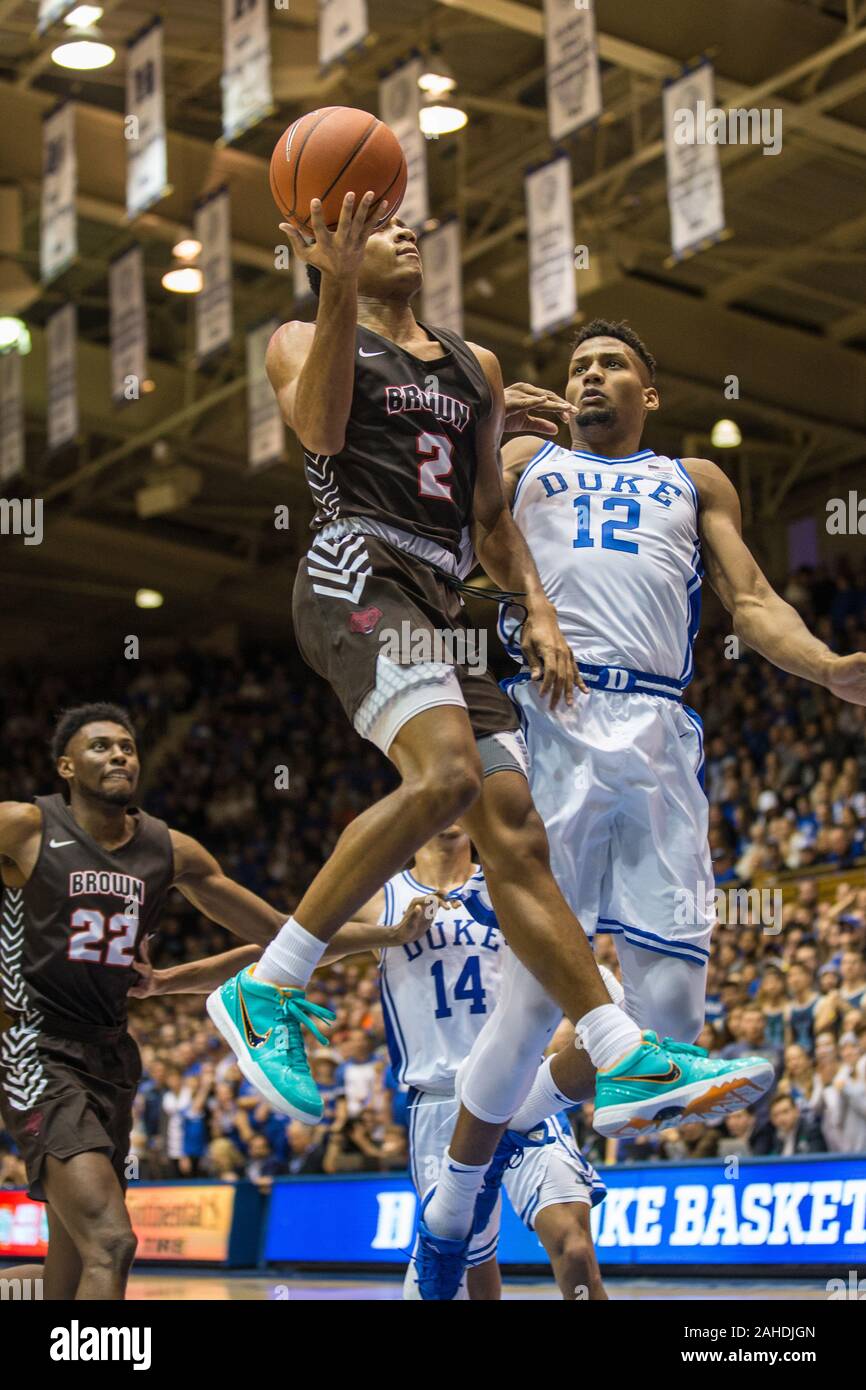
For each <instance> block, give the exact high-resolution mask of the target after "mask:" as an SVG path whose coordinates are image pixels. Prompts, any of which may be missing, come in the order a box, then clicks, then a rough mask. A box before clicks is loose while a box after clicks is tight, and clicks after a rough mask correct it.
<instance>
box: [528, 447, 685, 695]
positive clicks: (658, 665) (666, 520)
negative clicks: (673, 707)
mask: <svg viewBox="0 0 866 1390" xmlns="http://www.w3.org/2000/svg"><path fill="white" fill-rule="evenodd" d="M513 511H514V518H515V521H516V522H517V525H518V527H519V528H520V530H521V532H522V533H523V535H524V536H525V537H526V540H527V543H528V545H529V549H530V551H531V552H532V556H533V559H534V560H535V563H536V565H537V566H538V571H539V574H540V576H541V582H542V584H543V585H544V590H545V593H546V594H547V596H548V598H549V599H550V601H551V602H552V603H553V605H554V607H555V608H556V613H557V617H558V619H559V623H560V626H561V628H562V630H563V633H564V634H565V636H566V638H567V640H568V642H569V645H570V646H571V649H572V651H573V652H574V653H575V655H576V656H577V657H578V659H579V660H581V661H585V662H587V663H590V664H591V665H595V666H601V667H605V666H620V667H627V668H629V669H631V670H633V671H638V672H645V673H650V674H653V675H657V676H666V677H669V678H672V679H673V680H676V681H679V682H680V683H681V685H682V686H685V685H687V684H688V682H689V681H690V680H691V677H692V648H693V645H694V639H695V637H696V635H697V631H698V625H699V622H700V591H701V577H702V575H703V566H702V564H701V556H700V541H699V538H698V494H697V491H696V489H695V485H694V483H693V482H692V480H691V478H690V477H689V475H688V473H687V472H686V470H685V468H684V467H683V465H682V463H681V462H680V460H679V459H671V458H666V457H664V456H663V455H658V454H654V453H653V452H652V451H651V450H650V449H643V450H641V451H640V453H637V454H633V455H631V456H630V457H629V458H625V459H607V458H601V457H600V456H597V455H595V454H590V453H587V452H584V451H583V450H569V449H562V448H560V447H559V446H558V445H557V444H553V443H548V444H545V445H544V447H543V448H542V449H540V450H539V452H538V453H537V454H536V455H535V457H534V458H533V459H532V460H531V461H530V463H529V465H528V466H527V468H526V470H525V471H524V473H523V475H522V477H521V479H520V482H519V483H518V485H517V489H516V492H515V495H514V502H513ZM509 624H510V625H511V630H513V623H512V622H511V619H510V616H509V613H508V611H507V610H506V611H505V613H504V614H503V617H502V619H501V620H500V633H501V635H502V636H503V639H504V640H505V641H506V645H509V643H508V633H509ZM509 651H510V652H511V654H512V655H513V656H515V657H516V658H517V659H518V660H521V659H522V658H521V656H520V650H519V648H518V647H516V646H515V645H514V644H513V643H512V644H511V645H509ZM612 674H615V673H612Z"/></svg>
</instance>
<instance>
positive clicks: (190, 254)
mask: <svg viewBox="0 0 866 1390" xmlns="http://www.w3.org/2000/svg"><path fill="white" fill-rule="evenodd" d="M171 254H172V255H173V256H174V258H175V259H176V260H178V261H194V260H195V258H196V256H199V255H200V254H201V242H200V241H199V240H198V238H197V237H194V236H185V237H181V239H180V241H178V242H175V244H174V246H173V247H172V248H171Z"/></svg>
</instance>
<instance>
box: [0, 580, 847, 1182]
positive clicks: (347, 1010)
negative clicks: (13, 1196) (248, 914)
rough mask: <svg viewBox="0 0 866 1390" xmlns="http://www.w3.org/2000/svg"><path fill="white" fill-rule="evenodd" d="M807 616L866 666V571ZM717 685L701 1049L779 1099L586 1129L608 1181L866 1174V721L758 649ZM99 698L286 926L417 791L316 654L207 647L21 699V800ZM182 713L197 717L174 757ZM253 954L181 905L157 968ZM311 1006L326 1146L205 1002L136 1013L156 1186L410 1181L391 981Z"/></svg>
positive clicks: (707, 685)
mask: <svg viewBox="0 0 866 1390" xmlns="http://www.w3.org/2000/svg"><path fill="white" fill-rule="evenodd" d="M785 596H786V597H787V598H788V600H789V601H790V602H792V603H794V604H795V606H797V607H798V608H799V609H801V611H802V612H803V615H804V617H805V618H806V620H807V622H808V623H809V625H810V627H811V628H812V630H813V631H815V632H816V633H817V634H818V635H819V636H822V637H823V638H824V639H825V640H826V641H827V642H828V644H829V645H830V646H831V647H833V648H834V650H837V651H843V652H844V651H851V650H866V573H863V572H861V573H860V574H853V573H850V572H847V571H845V572H840V573H839V574H837V575H836V576H835V577H831V576H829V575H827V574H825V573H824V572H811V571H800V572H798V573H797V574H796V575H794V576H793V577H792V578H791V580H790V582H789V584H788V586H787V590H786V595H785ZM505 669H506V667H505V664H503V671H504V670H505ZM697 669H698V671H699V673H700V674H699V676H698V678H697V679H696V680H695V682H694V683H693V685H692V687H691V688H690V691H689V694H688V696H687V698H688V700H689V703H690V704H692V705H694V706H695V707H696V708H697V710H698V712H699V713H700V714H701V715H702V717H703V720H704V731H705V750H706V767H705V775H706V787H707V792H708V796H709V800H710V847H711V852H712V857H713V866H714V871H715V875H716V883H717V887H718V889H719V891H720V892H722V893H724V894H725V895H726V897H725V907H726V910H725V912H724V914H722V913H720V920H721V921H722V924H721V925H720V926H719V927H718V928H717V930H716V933H715V936H714V942H713V949H712V958H711V962H710V967H709V978H708V999H707V1022H706V1025H705V1027H704V1030H703V1032H702V1034H701V1036H700V1038H699V1039H698V1041H699V1042H700V1043H701V1044H702V1045H703V1046H705V1047H707V1048H708V1049H709V1050H710V1051H711V1052H713V1053H721V1054H722V1055H725V1056H736V1055H738V1053H739V1054H742V1053H746V1052H757V1053H763V1054H765V1055H768V1056H770V1057H771V1058H772V1059H773V1062H774V1066H775V1070H776V1083H775V1086H774V1088H773V1091H772V1092H771V1094H770V1095H769V1096H768V1097H766V1098H765V1100H764V1101H763V1102H762V1103H761V1104H760V1105H759V1106H757V1107H755V1109H754V1111H753V1112H740V1113H738V1114H736V1115H734V1116H731V1117H730V1118H729V1119H728V1121H727V1122H726V1123H725V1124H724V1125H722V1126H718V1127H716V1128H707V1127H704V1126H703V1125H700V1124H686V1125H681V1126H679V1127H678V1128H677V1129H675V1130H668V1131H665V1132H664V1133H663V1134H661V1135H659V1136H654V1137H652V1138H650V1139H648V1140H644V1141H637V1140H636V1141H628V1142H625V1143H621V1144H620V1145H619V1146H617V1147H616V1148H615V1149H611V1147H610V1146H609V1145H608V1144H606V1143H605V1141H604V1140H602V1139H600V1138H599V1137H598V1136H597V1135H596V1134H595V1133H594V1131H593V1130H592V1107H591V1105H589V1104H587V1105H585V1106H583V1107H581V1108H580V1109H578V1110H576V1111H574V1112H573V1114H572V1123H573V1124H574V1126H575V1129H576V1132H577V1134H578V1137H579V1139H580V1141H581V1142H582V1144H583V1146H584V1149H585V1151H586V1152H587V1154H588V1156H590V1157H591V1158H594V1159H596V1160H601V1161H605V1159H607V1160H610V1159H611V1158H616V1159H618V1160H620V1161H626V1160H627V1161H659V1160H664V1159H683V1158H695V1157H699V1158H700V1157H713V1156H716V1155H730V1154H739V1155H749V1154H752V1155H759V1154H789V1153H804V1152H818V1151H825V1150H826V1151H831V1152H849V1153H850V1152H855V1153H856V1152H859V1153H866V872H864V870H866V848H864V835H866V790H864V789H866V738H864V735H866V709H864V708H861V707H856V706H853V705H848V704H844V703H842V702H840V701H838V700H836V699H835V698H834V697H832V696H831V695H829V694H828V692H826V691H825V690H823V689H821V688H819V687H817V686H814V685H811V684H808V683H806V682H803V681H801V680H798V679H796V678H794V677H791V676H788V675H786V674H784V673H783V672H781V671H779V670H777V669H776V668H774V667H772V666H770V665H769V664H768V663H767V662H765V661H763V660H761V659H760V658H758V657H757V656H756V655H755V654H754V653H750V652H749V651H747V650H746V649H739V648H738V647H737V644H736V640H735V639H734V638H732V637H731V636H730V635H728V634H726V632H725V629H724V625H723V624H722V625H719V624H715V625H712V624H711V625H710V627H709V629H708V630H707V632H706V633H705V634H704V636H703V637H702V638H701V640H700V644H699V648H698V653H697ZM9 674H10V673H7V676H8V675H9ZM97 698H98V699H115V700H118V701H119V702H120V703H122V704H125V705H126V706H127V707H128V708H130V710H131V712H132V713H133V716H134V717H135V719H136V722H137V724H138V726H139V728H140V730H141V731H142V745H143V753H144V757H145V769H146V773H147V762H146V760H147V753H148V749H149V748H151V747H153V746H154V745H156V747H157V751H159V748H160V745H159V740H160V738H162V737H163V736H165V735H166V734H167V735H168V743H167V744H165V745H164V748H163V753H164V756H163V757H162V760H161V761H159V762H158V763H157V764H156V765H155V768H154V769H153V770H152V772H151V775H150V777H149V780H147V781H146V782H145V784H144V794H143V797H142V800H143V804H144V805H145V806H146V808H147V809H148V810H149V811H151V812H152V813H153V814H155V815H158V816H161V817H163V818H164V819H165V820H167V821H168V822H169V824H171V825H172V826H175V827H177V828H178V829H180V830H183V831H186V832H188V833H190V834H193V835H195V836H196V837H198V838H199V839H201V840H202V841H203V843H204V844H205V845H207V847H208V848H209V849H210V850H212V852H213V853H215V854H216V855H217V857H218V858H219V859H220V861H221V862H222V864H223V866H224V868H225V870H226V872H227V873H228V874H230V875H231V876H232V877H234V878H236V879H238V880H239V881H240V882H241V883H243V884H245V885H246V886H247V887H248V888H250V889H252V890H253V891H254V892H256V893H259V894H260V895H261V896H263V897H264V898H266V899H268V900H269V901H271V902H272V903H274V904H275V905H276V906H277V907H279V908H281V909H284V910H286V912H289V911H291V910H292V909H293V908H294V906H295V904H296V903H297V901H298V900H299V898H300V897H301V895H302V894H303V892H304V890H305V888H306V886H307V884H308V883H309V882H310V880H311V879H312V877H313V875H314V874H315V872H316V871H317V869H318V868H319V866H320V865H321V864H322V862H323V861H324V860H325V859H326V858H327V856H328V854H329V853H330V851H331V849H332V848H333V845H334V844H335V842H336V840H337V838H338V836H339V835H340V833H341V831H342V830H343V829H344V828H345V827H346V826H347V825H348V824H349V822H350V821H351V820H352V819H353V817H354V816H356V815H357V814H358V813H359V811H361V810H362V809H363V808H364V807H365V806H367V805H369V804H370V803H371V802H373V801H376V800H378V799H379V798H380V797H381V796H383V795H384V794H385V793H386V792H387V791H388V790H390V788H391V787H392V786H393V785H394V782H395V775H394V772H393V770H392V769H391V767H390V765H389V764H388V763H387V761H386V760H385V759H384V758H383V757H382V756H381V755H380V754H379V753H378V752H377V751H376V750H375V749H374V748H372V747H371V746H370V745H369V744H365V743H362V742H361V741H360V740H359V739H358V738H357V737H356V736H355V735H354V733H353V732H352V730H351V729H350V728H349V726H348V723H347V722H346V720H345V717H344V715H343V713H342V711H341V710H340V708H339V706H338V704H337V702H336V700H335V698H334V697H333V696H332V695H331V693H330V692H329V691H328V690H327V689H326V687H325V686H323V685H322V683H321V682H319V681H318V680H317V679H316V678H315V677H313V676H312V675H311V673H310V672H309V671H308V670H307V668H306V667H304V666H303V665H302V664H301V663H300V659H299V658H298V657H297V656H296V655H294V654H292V653H286V652H276V651H267V650H261V649H256V650H250V651H248V652H242V653H239V654H238V655H237V656H235V657H231V658H227V657H217V656H212V655H211V656H206V655H203V654H202V653H200V652H196V651H193V650H192V649H188V648H184V649H181V650H179V651H177V652H176V653H174V654H172V656H171V657H170V658H166V659H165V660H164V661H162V662H160V663H154V664H153V665H150V666H147V667H143V668H142V669H137V670H136V674H135V675H134V677H133V678H132V679H130V670H129V667H128V665H126V664H125V669H121V670H120V671H119V672H118V671H114V672H107V673H104V674H97V675H93V676H92V677H90V678H87V677H85V676H84V675H83V674H82V673H78V674H77V675H76V676H75V677H74V679H65V678H62V677H59V676H54V675H47V676H43V677H41V678H40V679H34V677H33V676H32V674H31V673H29V672H26V671H25V672H19V673H16V674H14V675H13V676H12V678H11V679H4V680H3V682H2V686H0V800H5V799H7V798H8V799H15V800H20V799H26V798H27V797H28V796H32V795H34V794H37V793H40V792H42V793H44V792H46V791H50V790H52V789H53V788H54V783H53V782H52V779H51V777H50V773H49V764H48V757H47V747H46V741H47V738H48V735H49V734H50V730H51V726H52V723H53V719H54V716H55V714H56V712H57V710H58V709H59V708H60V707H62V706H63V705H66V704H70V703H75V702H77V701H79V700H83V699H97ZM177 715H186V716H187V718H186V721H185V723H184V732H183V737H182V738H181V739H179V740H177V739H175V740H173V739H172V732H171V731H172V717H173V716H177ZM190 721H191V722H190ZM166 750H167V751H166ZM832 871H835V873H834V872H832ZM763 885H769V887H770V889H771V890H773V891H775V890H776V889H780V888H781V889H782V890H783V891H784V906H783V907H781V906H780V904H779V903H778V902H777V901H776V899H775V898H774V899H773V902H774V908H773V912H772V913H771V914H770V915H769V916H768V915H767V914H765V912H764V910H763V906H762V901H761V900H760V899H759V898H758V897H757V896H755V899H754V902H753V901H752V899H750V900H749V905H748V906H746V907H745V909H744V908H743V906H742V905H740V906H739V907H737V908H736V910H728V909H727V902H728V901H730V902H731V903H733V902H734V899H735V896H736V893H737V890H738V889H740V888H741V887H745V888H752V887H758V888H760V887H761V886H763ZM777 909H778V910H777ZM233 944H237V943H236V942H234V941H232V940H231V939H230V938H229V937H228V935H227V934H226V933H225V932H224V931H222V929H220V928H218V927H216V926H214V925H213V924H211V923H208V922H206V921H205V920H204V919H202V918H201V917H199V916H198V915H197V914H196V913H195V912H194V911H193V910H192V909H191V908H190V906H189V905H188V904H187V903H186V902H185V901H184V900H182V899H181V898H180V897H179V895H177V894H173V895H172V897H171V900H170V906H169V910H168V913H167V915H166V917H165V919H164V922H163V925H162V930H161V932H160V936H159V939H158V941H157V942H156V943H155V945H154V960H155V963H156V964H157V965H163V966H164V965H173V964H176V963H178V962H180V961H182V960H185V959H189V958H195V957H198V956H201V955H205V954H211V953H214V952H217V951H221V950H225V949H228V948H229V947H230V946H231V945H233ZM599 955H600V957H601V959H603V960H604V961H605V962H606V963H608V964H610V965H611V967H612V968H614V969H616V959H615V948H614V946H613V944H612V939H611V938H610V937H602V938H600V945H599ZM309 994H310V997H311V998H312V999H313V1000H314V1001H315V1002H317V1003H321V1004H325V1005H327V1006H328V1007H330V1008H332V1009H334V1011H335V1013H336V1016H337V1017H336V1022H335V1024H334V1026H333V1029H332V1030H331V1039H332V1045H331V1047H330V1048H328V1049H325V1048H320V1047H319V1046H318V1045H317V1044H314V1045H313V1051H312V1055H311V1065H312V1067H313V1071H314V1075H315V1077H316V1080H317V1081H318V1083H319V1085H320V1086H321V1087H322V1089H323V1091H324V1093H325V1097H326V1109H325V1115H324V1119H323V1122H322V1124H320V1125H319V1126H317V1127H315V1128H314V1129H309V1128H307V1127H305V1126H302V1125H298V1124H293V1123H289V1122H286V1120H285V1119H284V1118H282V1117H280V1116H278V1115H276V1114H274V1113H273V1112H272V1111H271V1110H270V1108H269V1107H268V1106H267V1105H266V1104H265V1103H264V1102H263V1101H262V1100H261V1098H260V1097H259V1096H258V1095H257V1094H256V1092H255V1091H253V1090H252V1088H251V1087H250V1086H249V1085H248V1083H247V1082H245V1081H244V1080H243V1078H242V1077H241V1075H240V1073H239V1071H238V1069H237V1067H236V1065H235V1063H234V1059H233V1057H232V1056H231V1055H230V1054H227V1052H226V1049H225V1047H224V1045H223V1044H222V1041H221V1039H220V1038H219V1037H218V1035H217V1034H216V1033H215V1032H214V1030H213V1029H212V1027H211V1026H210V1024H209V1022H208V1020H207V1016H206V1014H205V1012H204V1007H203V1000H202V999H201V998H196V997H195V996H189V995H178V996H159V997H152V998H148V999H145V1000H142V1001H136V1002H135V1003H134V1004H133V1006H132V1008H131V1026H132V1032H133V1034H134V1036H135V1037H136V1039H137V1040H138V1043H139V1046H140V1048H141V1053H142V1060H143V1066H144V1075H143V1080H142V1084H141V1087H140V1090H139V1094H138V1098H137V1103H136V1121H135V1131H134V1135H133V1155H134V1157H135V1158H136V1160H137V1162H138V1171H139V1174H140V1176H141V1177H142V1178H164V1177H176V1178H182V1177H196V1176H201V1175H218V1176H221V1177H224V1178H228V1179H232V1180H235V1179H238V1180H239V1179H241V1178H244V1177H245V1178H248V1179H250V1180H252V1181H255V1182H257V1183H259V1184H262V1185H267V1183H269V1182H270V1181H271V1180H272V1179H273V1178H274V1177H275V1176H278V1175H281V1174H298V1173H325V1174H329V1173H348V1172H369V1171H381V1170H386V1169H394V1168H404V1167H405V1166H406V1163H407V1145H406V1128H405V1123H404V1119H405V1107H406V1096H405V1091H404V1090H402V1089H401V1088H400V1087H399V1086H398V1085H397V1084H396V1083H395V1080H394V1077H393V1074H392V1072H391V1070H390V1066H389V1062H388V1057H387V1051H386V1046H385V1033H384V1026H383V1020H382V1010H381V1006H380V1004H379V1000H378V990H377V980H376V969H375V962H374V961H373V960H372V957H369V956H366V957H355V958H350V959H344V960H343V961H340V962H337V963H336V964H335V965H333V966H331V967H330V968H328V969H327V970H325V971H322V972H319V973H318V974H317V975H316V977H315V978H314V981H313V983H312V986H311V988H310V991H309ZM8 1150H9V1145H8V1144H6V1145H5V1146H4V1144H3V1136H2V1134H0V1185H4V1184H5V1185H7V1186H9V1185H13V1184H12V1181H11V1179H15V1178H17V1179H20V1172H18V1169H17V1168H16V1166H15V1165H16V1164H17V1162H18V1161H17V1159H16V1158H15V1156H14V1154H12V1153H10V1152H9V1151H8ZM19 1166H20V1165H19Z"/></svg>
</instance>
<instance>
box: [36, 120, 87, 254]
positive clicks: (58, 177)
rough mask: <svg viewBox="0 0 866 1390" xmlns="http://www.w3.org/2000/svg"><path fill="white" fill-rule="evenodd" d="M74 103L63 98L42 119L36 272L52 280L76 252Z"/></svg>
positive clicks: (76, 185) (76, 175) (76, 179)
mask: <svg viewBox="0 0 866 1390" xmlns="http://www.w3.org/2000/svg"><path fill="white" fill-rule="evenodd" d="M77 191H78V171H77V168H76V159H75V106H74V105H73V103H72V102H71V101H66V102H64V103H63V105H62V106H58V107H55V109H54V110H53V111H52V112H51V113H50V114H49V115H47V116H46V117H45V119H44V121H43V123H42V222H41V229H40V240H39V274H40V276H41V278H42V279H43V280H46V281H47V280H53V279H54V278H55V276H57V275H59V274H60V272H61V270H65V269H66V267H67V266H68V265H69V263H70V261H73V260H74V259H75V257H76V255H77V254H78V223H77V218H76V215H75V197H76V194H77Z"/></svg>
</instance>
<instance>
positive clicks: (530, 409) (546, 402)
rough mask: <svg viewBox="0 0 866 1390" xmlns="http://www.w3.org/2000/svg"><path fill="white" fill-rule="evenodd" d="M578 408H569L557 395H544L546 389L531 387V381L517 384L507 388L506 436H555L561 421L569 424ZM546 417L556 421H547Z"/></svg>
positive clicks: (549, 392) (550, 392) (547, 393)
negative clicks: (551, 416) (554, 417)
mask: <svg viewBox="0 0 866 1390" xmlns="http://www.w3.org/2000/svg"><path fill="white" fill-rule="evenodd" d="M577 413H578V411H577V406H574V405H569V403H568V401H566V400H564V399H563V398H562V396H557V394H556V392H555V391H545V389H544V387H543V386H532V385H531V384H530V383H529V382H528V381H515V383H514V385H513V386H506V388H505V424H504V425H503V427H502V428H503V432H504V433H505V434H524V433H527V432H528V433H529V434H546V435H555V434H556V433H557V431H558V429H559V421H560V420H564V421H566V422H567V421H568V420H570V419H573V417H574V416H575V415H577ZM545 415H554V416H556V417H557V418H556V419H553V420H546V419H545V418H544V417H545Z"/></svg>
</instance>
